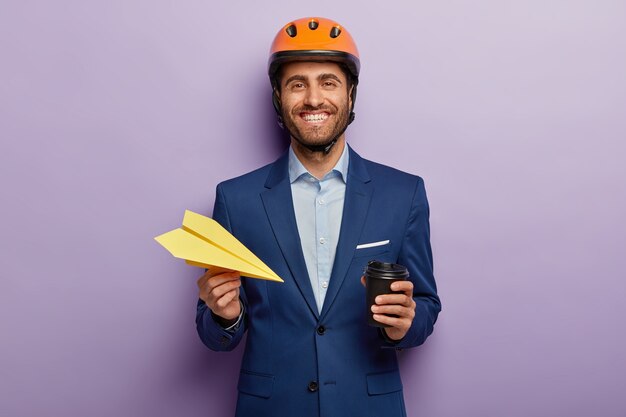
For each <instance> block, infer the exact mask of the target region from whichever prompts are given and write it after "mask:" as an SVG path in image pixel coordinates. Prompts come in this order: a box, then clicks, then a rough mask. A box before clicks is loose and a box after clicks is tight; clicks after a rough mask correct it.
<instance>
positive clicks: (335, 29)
mask: <svg viewBox="0 0 626 417" xmlns="http://www.w3.org/2000/svg"><path fill="white" fill-rule="evenodd" d="M340 34H341V29H339V26H333V28H332V29H331V30H330V37H331V38H336V37H337V36H339V35H340Z"/></svg>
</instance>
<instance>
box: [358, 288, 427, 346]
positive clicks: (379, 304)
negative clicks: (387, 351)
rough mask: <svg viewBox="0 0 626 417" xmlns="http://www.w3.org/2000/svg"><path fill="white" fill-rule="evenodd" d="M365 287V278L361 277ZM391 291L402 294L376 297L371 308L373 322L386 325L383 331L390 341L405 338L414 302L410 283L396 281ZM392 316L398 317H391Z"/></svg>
mask: <svg viewBox="0 0 626 417" xmlns="http://www.w3.org/2000/svg"><path fill="white" fill-rule="evenodd" d="M361 283H362V284H363V285H365V277H361ZM391 291H402V294H383V295H379V296H378V297H376V300H375V301H376V304H374V305H373V306H372V312H373V313H374V316H373V317H374V320H376V321H377V322H380V323H383V324H387V325H389V326H391V327H384V328H383V330H384V331H385V333H387V336H388V337H389V338H390V339H391V340H400V339H402V338H403V337H404V336H406V334H407V332H408V331H409V329H410V328H411V324H412V323H413V318H414V317H415V306H416V304H415V301H414V300H413V283H412V282H411V281H396V282H393V283H392V284H391ZM388 314H393V315H395V316H398V317H391V316H389V315H388Z"/></svg>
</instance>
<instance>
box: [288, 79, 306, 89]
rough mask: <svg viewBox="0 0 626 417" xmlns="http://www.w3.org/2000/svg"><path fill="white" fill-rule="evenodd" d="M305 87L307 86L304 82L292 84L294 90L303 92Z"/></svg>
mask: <svg viewBox="0 0 626 417" xmlns="http://www.w3.org/2000/svg"><path fill="white" fill-rule="evenodd" d="M304 87H306V86H305V85H304V83H303V82H300V81H298V82H294V83H293V84H291V89H292V90H302V89H303V88H304Z"/></svg>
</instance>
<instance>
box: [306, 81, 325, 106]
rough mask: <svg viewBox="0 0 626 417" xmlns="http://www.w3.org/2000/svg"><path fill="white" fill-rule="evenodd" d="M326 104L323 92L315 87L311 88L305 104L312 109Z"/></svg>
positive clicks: (308, 89) (307, 91) (307, 93)
mask: <svg viewBox="0 0 626 417" xmlns="http://www.w3.org/2000/svg"><path fill="white" fill-rule="evenodd" d="M323 102H324V96H323V94H322V91H321V90H320V89H319V88H318V87H315V86H310V87H309V88H307V90H306V95H305V96H304V104H306V105H308V106H311V107H319V106H320V105H321V104H322V103H323Z"/></svg>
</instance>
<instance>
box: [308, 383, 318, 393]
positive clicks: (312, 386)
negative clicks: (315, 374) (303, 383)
mask: <svg viewBox="0 0 626 417" xmlns="http://www.w3.org/2000/svg"><path fill="white" fill-rule="evenodd" d="M307 388H308V389H309V391H311V392H315V391H317V382H315V381H311V382H309V386H308V387H307Z"/></svg>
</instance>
